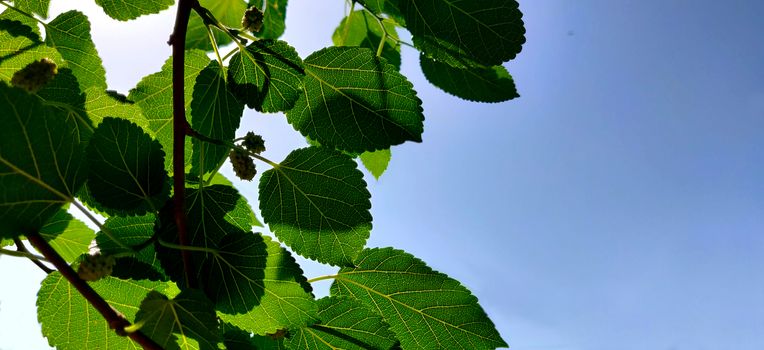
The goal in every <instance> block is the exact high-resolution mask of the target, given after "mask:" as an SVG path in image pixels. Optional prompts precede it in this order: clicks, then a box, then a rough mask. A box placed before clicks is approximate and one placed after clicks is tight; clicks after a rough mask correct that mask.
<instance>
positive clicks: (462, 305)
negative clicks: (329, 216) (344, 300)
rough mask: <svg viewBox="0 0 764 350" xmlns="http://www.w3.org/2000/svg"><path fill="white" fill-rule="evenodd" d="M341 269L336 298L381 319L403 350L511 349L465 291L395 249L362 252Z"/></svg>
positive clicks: (335, 293) (473, 298) (333, 290)
mask: <svg viewBox="0 0 764 350" xmlns="http://www.w3.org/2000/svg"><path fill="white" fill-rule="evenodd" d="M355 265H356V267H345V268H342V269H341V270H340V271H339V273H338V274H337V277H336V278H335V282H334V284H333V285H332V288H331V293H332V295H341V296H348V297H351V298H355V299H358V300H360V301H362V302H363V303H364V304H366V305H367V306H368V307H370V308H372V309H373V310H375V311H376V312H377V313H379V314H380V315H382V316H383V317H384V319H385V321H386V322H387V323H388V324H390V329H391V330H392V331H393V332H394V333H395V335H396V337H397V338H398V339H399V340H400V342H401V347H403V348H404V349H471V350H472V349H494V348H497V347H506V346H507V344H506V343H505V342H504V340H502V339H501V336H500V335H499V333H498V332H497V331H496V329H495V328H494V325H493V323H492V322H491V320H490V319H489V318H488V316H487V315H486V314H485V312H484V311H483V309H482V308H481V307H480V305H478V302H477V298H476V297H474V296H473V295H472V294H471V293H470V291H469V290H467V288H465V287H464V286H462V285H461V284H460V283H459V282H458V281H456V280H454V279H452V278H450V277H448V276H446V275H444V274H442V273H439V272H437V271H433V270H432V269H431V268H430V267H428V266H427V265H425V263H424V262H422V261H421V260H419V259H417V258H415V257H414V256H412V255H410V254H408V253H405V252H403V251H400V250H394V249H392V248H377V249H367V250H364V251H363V252H362V253H361V254H360V255H359V257H358V259H357V260H356V261H355Z"/></svg>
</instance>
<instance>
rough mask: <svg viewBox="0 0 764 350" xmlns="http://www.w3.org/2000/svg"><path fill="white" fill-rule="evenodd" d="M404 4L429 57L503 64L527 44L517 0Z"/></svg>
mask: <svg viewBox="0 0 764 350" xmlns="http://www.w3.org/2000/svg"><path fill="white" fill-rule="evenodd" d="M400 6H401V8H400V10H401V12H402V13H403V16H404V17H405V19H406V27H407V28H408V29H409V31H410V32H411V34H412V36H413V39H414V44H415V45H416V46H417V47H418V48H419V49H420V50H422V52H424V53H425V55H427V56H428V57H431V58H435V59H437V60H440V61H442V62H446V63H448V64H450V65H453V66H456V67H464V66H471V65H473V64H472V63H473V62H477V63H479V64H481V65H485V66H494V65H500V64H501V63H502V62H505V61H508V60H511V59H513V58H515V55H517V54H518V53H519V52H520V50H521V49H522V45H523V43H525V27H524V24H523V20H522V17H523V14H522V13H521V12H520V10H519V8H518V4H517V1H515V0H484V1H465V0H408V1H401V2H400Z"/></svg>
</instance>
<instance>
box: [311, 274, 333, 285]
mask: <svg viewBox="0 0 764 350" xmlns="http://www.w3.org/2000/svg"><path fill="white" fill-rule="evenodd" d="M337 277H339V275H324V276H318V277H313V278H311V279H309V280H307V281H306V282H308V283H313V282H318V281H323V280H331V279H335V278H337Z"/></svg>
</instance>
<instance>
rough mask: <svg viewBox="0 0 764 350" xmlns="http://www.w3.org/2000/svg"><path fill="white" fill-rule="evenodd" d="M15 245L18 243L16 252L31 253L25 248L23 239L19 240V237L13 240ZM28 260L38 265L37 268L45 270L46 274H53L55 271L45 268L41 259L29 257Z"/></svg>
mask: <svg viewBox="0 0 764 350" xmlns="http://www.w3.org/2000/svg"><path fill="white" fill-rule="evenodd" d="M13 243H16V250H17V251H19V252H22V253H29V250H27V247H26V246H24V242H22V241H21V239H19V238H18V237H16V238H14V239H13ZM27 258H29V260H31V261H32V263H34V264H35V265H37V267H39V268H40V269H41V270H43V271H44V272H45V274H50V273H51V272H53V270H52V269H51V268H49V267H47V266H45V264H43V263H42V262H40V260H39V259H35V258H33V257H31V256H27Z"/></svg>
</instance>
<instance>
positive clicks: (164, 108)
mask: <svg viewBox="0 0 764 350" xmlns="http://www.w3.org/2000/svg"><path fill="white" fill-rule="evenodd" d="M209 62H210V59H209V58H208V57H207V54H205V53H204V52H202V51H198V50H191V51H186V58H185V69H184V78H183V81H184V85H185V107H186V119H190V114H191V111H190V108H189V107H190V106H191V97H192V95H193V92H194V89H193V87H194V84H195V83H196V77H197V76H198V75H199V73H200V72H201V71H202V70H203V69H204V68H205V67H206V66H207V64H208V63H209ZM128 99H129V100H131V101H135V104H136V105H138V106H139V107H140V108H141V110H142V111H143V115H144V116H146V119H148V122H149V129H150V130H151V131H152V132H153V133H154V136H155V137H156V139H157V140H158V141H159V143H161V144H162V149H164V151H165V152H166V153H167V154H172V148H173V147H172V58H169V59H167V61H165V63H164V65H163V66H162V70H161V71H160V72H158V73H154V74H151V75H148V76H146V77H144V78H143V79H142V80H141V81H140V82H139V83H138V85H137V86H136V87H135V89H132V90H130V94H129V95H128ZM190 160H191V140H190V139H186V152H185V161H186V163H187V164H188V162H189V161H190ZM171 163H172V157H166V159H165V169H168V170H171V169H172V164H171Z"/></svg>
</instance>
